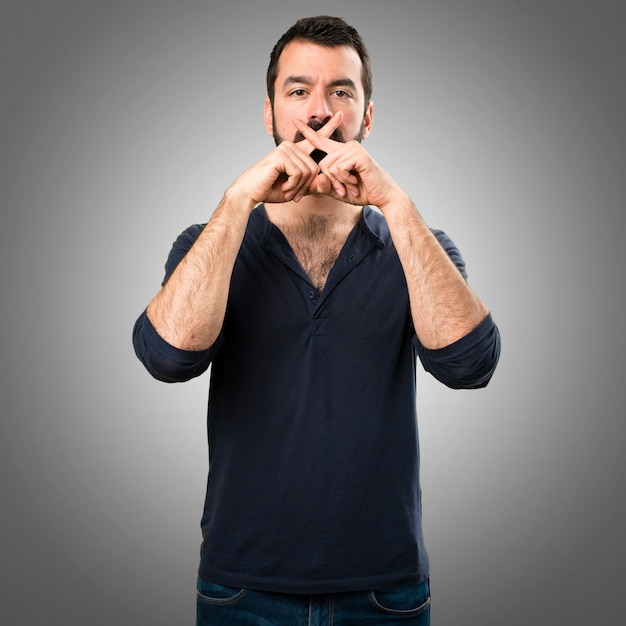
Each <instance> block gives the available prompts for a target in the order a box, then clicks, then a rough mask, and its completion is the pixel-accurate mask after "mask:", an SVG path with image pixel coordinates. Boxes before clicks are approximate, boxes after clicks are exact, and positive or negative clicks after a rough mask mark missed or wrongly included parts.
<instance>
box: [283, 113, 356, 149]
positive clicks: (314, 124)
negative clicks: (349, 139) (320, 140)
mask: <svg viewBox="0 0 626 626" xmlns="http://www.w3.org/2000/svg"><path fill="white" fill-rule="evenodd" d="M329 121H330V117H328V118H326V119H325V120H324V121H322V122H320V121H319V120H311V121H310V122H308V123H307V126H308V127H309V128H312V129H313V130H314V131H316V132H317V131H318V130H319V129H320V128H324V126H326V124H328V122H329ZM330 138H331V139H332V140H333V141H340V142H341V143H345V142H346V141H345V138H344V136H343V133H342V132H341V129H339V128H336V129H335V130H334V131H333V134H332V135H331V136H330ZM299 141H304V135H303V134H302V133H301V132H300V131H299V130H298V131H296V134H295V136H294V138H293V142H294V143H298V142H299Z"/></svg>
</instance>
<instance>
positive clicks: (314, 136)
mask: <svg viewBox="0 0 626 626" xmlns="http://www.w3.org/2000/svg"><path fill="white" fill-rule="evenodd" d="M342 121H343V112H342V111H337V113H335V114H334V115H333V116H332V117H331V118H330V119H329V120H328V122H327V123H326V124H325V125H324V126H322V128H320V129H319V130H317V131H316V130H313V129H312V128H311V127H310V126H309V125H308V124H306V123H305V122H303V121H302V120H300V119H298V118H294V119H293V123H294V125H295V127H296V128H297V129H298V130H299V131H300V133H301V134H302V136H303V137H304V141H300V142H298V144H296V145H298V147H300V148H302V150H304V151H305V152H306V153H307V154H308V155H310V156H311V158H312V159H313V160H314V161H315V162H316V163H319V162H320V161H321V160H322V159H323V158H324V157H325V156H326V154H327V152H328V150H329V149H330V145H329V144H327V145H326V150H324V149H323V147H321V146H320V145H319V141H320V139H325V140H327V141H332V140H331V139H330V136H331V135H332V134H333V133H334V132H335V131H336V130H337V128H339V124H341V122H342Z"/></svg>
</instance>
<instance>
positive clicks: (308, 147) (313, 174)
mask: <svg viewBox="0 0 626 626" xmlns="http://www.w3.org/2000/svg"><path fill="white" fill-rule="evenodd" d="M342 119H343V113H342V112H338V113H336V114H335V115H333V117H332V118H331V119H330V120H329V121H328V123H327V124H326V125H325V126H323V127H322V128H321V129H320V130H319V131H318V132H317V133H316V132H315V131H313V130H312V129H311V128H309V127H308V126H307V129H308V130H309V131H311V133H313V134H314V135H315V136H316V138H317V136H318V135H319V137H320V138H324V139H328V138H329V137H330V136H331V135H332V133H333V132H334V131H335V130H336V128H337V127H338V126H339V124H341V121H342ZM313 150H315V147H314V146H313V145H312V144H311V143H310V141H309V140H308V139H307V138H305V139H304V140H303V141H300V142H298V143H294V142H293V141H288V140H285V141H282V142H281V143H280V144H279V145H278V146H277V147H276V148H275V149H274V150H272V152H270V153H269V154H268V155H266V156H265V157H264V158H262V159H261V160H260V161H258V162H257V163H256V164H255V165H253V166H252V167H251V168H250V169H248V170H247V171H245V172H244V173H243V174H242V175H241V176H240V177H239V178H238V179H237V181H235V183H234V184H233V188H234V189H235V190H236V191H238V192H239V193H242V194H244V196H245V197H246V198H247V199H248V200H249V203H250V206H251V207H254V206H256V205H257V204H258V203H259V202H269V203H272V202H276V203H280V202H290V201H291V200H294V201H296V202H297V201H299V200H300V199H301V198H303V197H304V196H305V195H308V194H309V193H329V192H330V191H331V189H330V182H329V180H328V178H327V177H326V176H325V175H319V172H320V167H319V165H318V164H317V163H316V162H315V161H314V160H313V158H311V156H310V155H311V152H313Z"/></svg>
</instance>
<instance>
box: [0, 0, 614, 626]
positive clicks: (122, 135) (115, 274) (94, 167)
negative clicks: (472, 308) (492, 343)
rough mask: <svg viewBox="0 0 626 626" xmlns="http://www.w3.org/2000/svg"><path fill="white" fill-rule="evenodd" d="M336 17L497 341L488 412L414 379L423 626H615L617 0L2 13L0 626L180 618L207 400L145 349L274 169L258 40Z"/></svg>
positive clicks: (200, 387) (399, 160)
mask: <svg viewBox="0 0 626 626" xmlns="http://www.w3.org/2000/svg"><path fill="white" fill-rule="evenodd" d="M323 12H330V13H333V14H337V15H341V16H343V17H345V18H346V19H347V20H348V21H349V22H351V23H352V24H354V25H355V26H356V27H357V28H358V29H359V30H360V31H361V32H362V34H363V36H364V37H365V39H366V42H367V43H368V46H369V48H370V52H371V54H372V57H373V60H374V102H375V122H374V131H373V134H372V136H371V138H370V139H368V141H367V142H366V146H367V147H368V149H369V150H370V152H371V153H372V155H373V156H374V157H375V158H376V159H377V160H378V161H379V162H380V163H381V164H382V165H383V166H384V167H385V168H386V169H387V170H389V171H390V172H391V173H392V174H393V175H394V176H395V177H396V179H397V180H398V181H399V182H400V183H401V184H402V185H403V186H404V188H405V189H406V190H407V191H408V192H409V193H410V194H411V195H412V197H413V198H414V199H415V201H416V202H417V204H418V205H419V206H420V208H421V209H422V212H423V214H424V215H425V217H426V219H427V220H428V221H429V223H430V224H431V225H432V226H434V227H439V228H443V229H445V230H446V231H447V232H448V233H449V234H450V235H451V236H452V238H453V239H454V240H455V241H456V243H457V244H458V245H459V247H460V248H461V250H462V251H463V253H464V256H465V257H466V261H467V263H468V267H469V271H470V281H471V283H472V285H473V286H474V287H475V289H476V290H477V291H478V293H479V294H480V295H481V296H482V297H483V299H484V300H485V301H486V302H487V303H488V305H489V306H490V308H491V310H492V312H493V314H494V316H495V318H496V320H497V322H498V324H499V326H500V329H501V331H502V335H503V340H504V344H503V354H502V360H501V363H500V367H499V370H498V371H497V373H496V376H495V377H494V379H493V381H492V383H491V385H490V387H489V388H488V389H486V390H483V391H480V392H454V391H451V390H448V389H445V388H443V387H442V386H440V385H438V384H437V383H435V382H433V381H431V380H430V379H429V378H428V377H427V376H426V375H425V374H424V373H420V375H419V398H418V405H419V415H420V429H421V437H422V455H423V460H422V470H423V489H424V506H425V526H426V540H427V545H428V547H429V552H430V556H431V560H432V584H433V594H434V600H433V601H434V605H433V624H437V625H441V626H443V625H445V626H452V625H474V624H476V625H478V624H481V626H486V625H494V626H495V625H498V626H501V625H503V624H505V625H512V626H515V625H518V624H519V625H522V624H524V625H528V624H532V625H544V624H545V625H548V624H549V625H553V624H557V623H558V624H565V623H567V624H569V625H570V626H577V625H582V624H589V623H593V624H599V625H602V626H610V625H617V624H622V623H623V622H622V619H623V613H624V592H623V585H624V577H625V575H626V548H625V542H624V527H625V524H624V514H625V512H626V502H625V491H624V475H625V470H626V463H625V461H624V443H625V441H624V440H625V427H624V417H625V412H624V386H625V385H624V381H623V378H624V377H623V374H624V367H623V353H624V348H625V333H624V332H623V320H624V312H623V309H624V278H623V270H624V253H623V249H622V245H623V236H624V233H625V217H624V214H625V211H624V209H625V204H626V183H625V182H624V180H625V178H626V77H625V75H624V74H625V70H624V68H625V67H626V44H625V41H626V33H625V27H624V25H625V23H626V15H625V11H624V4H623V2H621V1H611V0H585V1H571V2H567V1H565V0H561V1H556V0H533V1H523V0H521V1H518V2H513V1H511V0H497V1H496V0H493V1H490V0H477V1H473V2H472V1H470V0H466V1H458V2H455V1H451V0H438V1H435V0H432V1H431V0H427V1H415V2H410V1H408V0H404V1H395V2H394V1H392V0H386V1H385V2H380V1H362V2H357V1H356V0H352V1H349V0H346V1H342V0H334V1H332V2H330V1H320V2H316V3H309V2H301V1H299V0H271V2H259V1H254V2H253V1H249V2H243V1H233V0H228V2H200V1H195V2H194V1H188V0H182V1H181V0H178V1H177V2H164V1H154V2H147V1H146V2H138V1H133V0H127V1H124V2H120V1H112V0H107V1H95V2H88V1H86V0H85V1H62V0H48V1H43V0H42V1H33V0H19V1H17V0H16V1H14V2H1V3H0V203H1V204H0V206H1V207H2V226H1V229H0V236H1V242H0V255H1V258H0V260H1V268H2V279H1V280H2V285H1V289H2V292H1V305H0V332H1V339H0V341H1V344H0V347H1V354H2V361H1V371H0V385H1V394H2V395H1V400H2V405H1V406H2V409H1V410H2V421H1V429H2V430H1V433H0V498H1V499H0V502H1V509H0V525H1V530H2V541H1V546H0V576H1V579H0V619H1V620H2V623H5V624H11V625H21V624H25V625H26V624H28V625H30V624H38V623H47V624H64V625H65V626H73V625H77V626H78V625H81V626H84V625H85V624H88V625H93V626H100V625H105V624H116V625H117V626H122V625H131V624H137V625H139V624H151V625H155V626H156V625H173V624H177V625H178V624H181V625H183V624H191V623H193V619H194V602H195V600H194V598H195V593H194V585H195V571H196V566H197V559H198V549H199V542H200V533H199V519H200V514H201V505H202V499H203V495H204V481H205V472H206V469H207V454H206V444H205V426H204V411H205V406H206V394H207V382H208V381H207V377H206V375H205V376H203V377H202V378H201V379H199V380H196V381H193V382H191V383H187V384H185V385H182V386H181V385H174V386H167V385H163V384H160V383H157V382H156V381H153V380H152V379H151V378H150V377H149V376H148V375H147V373H146V372H145V371H144V370H143V369H142V367H141V365H140V364H139V362H138V361H137V360H136V359H135V356H134V354H133V351H132V347H131V341H130V334H131V328H132V325H133V323H134V320H135V319H136V317H137V315H138V314H139V313H140V311H141V310H142V309H143V307H144V306H145V305H146V304H147V302H148V301H149V299H150V298H151V296H152V295H153V294H154V293H155V292H156V290H157V289H158V285H159V282H160V280H161V276H162V266H163V263H164V261H165V257H166V255H167V252H168V250H169V247H170V245H171V243H172V241H173V239H174V238H175V237H176V236H177V234H178V233H179V232H180V231H181V230H182V229H183V228H185V227H186V226H187V225H189V224H191V223H194V222H199V221H206V219H207V218H208V217H209V215H210V213H211V211H212V210H213V208H214V207H215V206H216V204H217V203H218V202H219V200H220V197H221V195H222V193H223V191H224V189H225V188H226V186H228V184H230V182H231V181H232V180H233V179H234V178H235V177H236V176H237V175H238V174H239V173H240V172H241V171H242V170H243V169H244V168H246V167H248V166H249V165H251V164H252V163H253V162H254V161H255V160H257V159H258V158H259V157H260V156H262V155H263V154H264V153H265V152H267V151H268V150H269V149H271V147H272V142H271V140H270V139H269V138H268V137H267V136H266V135H265V131H264V128H263V123H262V105H263V99H264V95H265V92H264V73H265V69H266V63H267V59H268V56H269V51H270V48H271V46H272V45H273V43H274V42H275V41H276V39H277V38H278V37H279V36H280V35H281V34H282V33H283V32H284V31H285V30H286V29H287V28H288V27H289V26H290V25H291V24H292V23H293V22H294V21H295V20H296V19H297V18H299V17H302V16H305V15H311V14H319V13H323ZM372 384H375V381H373V383H372Z"/></svg>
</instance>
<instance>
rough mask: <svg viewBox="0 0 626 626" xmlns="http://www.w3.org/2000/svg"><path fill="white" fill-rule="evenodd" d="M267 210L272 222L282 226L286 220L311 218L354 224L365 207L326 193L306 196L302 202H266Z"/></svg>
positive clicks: (338, 223) (339, 223)
mask: <svg viewBox="0 0 626 626" xmlns="http://www.w3.org/2000/svg"><path fill="white" fill-rule="evenodd" d="M265 212H266V214H267V217H268V219H269V220H270V222H273V223H274V224H276V225H278V226H280V225H281V224H284V223H286V222H294V221H296V222H298V221H301V222H304V221H309V220H310V219H311V218H313V219H319V220H324V221H329V222H331V223H335V224H336V225H338V226H339V225H349V226H350V227H351V226H354V225H355V224H356V223H357V222H358V221H359V219H360V217H361V213H362V212H363V207H359V206H354V205H352V204H347V203H346V202H341V201H339V200H335V199H333V198H330V197H328V196H324V195H310V196H305V197H304V198H302V200H300V202H285V203H282V204H266V205H265Z"/></svg>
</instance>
